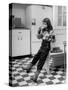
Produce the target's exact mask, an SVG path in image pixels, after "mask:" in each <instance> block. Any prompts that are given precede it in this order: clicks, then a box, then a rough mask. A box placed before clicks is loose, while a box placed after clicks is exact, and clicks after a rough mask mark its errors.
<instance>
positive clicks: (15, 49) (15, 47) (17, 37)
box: [10, 29, 30, 57]
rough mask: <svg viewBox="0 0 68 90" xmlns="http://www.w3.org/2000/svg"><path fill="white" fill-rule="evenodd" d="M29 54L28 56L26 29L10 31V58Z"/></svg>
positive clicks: (28, 33) (28, 39) (28, 31)
mask: <svg viewBox="0 0 68 90" xmlns="http://www.w3.org/2000/svg"><path fill="white" fill-rule="evenodd" d="M29 54H30V30H26V29H21V30H18V29H17V30H16V29H14V30H12V57H13V56H22V55H29ZM10 56H11V55H10Z"/></svg>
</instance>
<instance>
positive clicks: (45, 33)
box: [23, 18, 53, 82]
mask: <svg viewBox="0 0 68 90" xmlns="http://www.w3.org/2000/svg"><path fill="white" fill-rule="evenodd" d="M42 24H43V25H42V26H41V27H40V28H39V31H38V35H37V38H38V39H42V44H41V47H40V49H39V51H38V52H37V54H36V55H35V56H34V58H33V60H32V62H31V63H30V64H29V65H28V66H27V67H23V69H25V70H27V73H29V72H30V70H31V68H32V66H34V65H35V64H36V63H37V62H38V64H37V71H36V72H35V75H34V76H33V77H32V78H31V79H32V80H33V81H34V82H37V78H38V75H39V73H40V71H41V70H42V67H43V65H44V63H45V61H46V58H47V56H48V54H49V51H50V42H51V36H52V33H53V27H52V25H51V22H50V19H49V18H45V19H43V21H42Z"/></svg>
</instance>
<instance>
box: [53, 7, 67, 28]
mask: <svg viewBox="0 0 68 90" xmlns="http://www.w3.org/2000/svg"><path fill="white" fill-rule="evenodd" d="M53 27H54V29H65V28H66V6H53Z"/></svg>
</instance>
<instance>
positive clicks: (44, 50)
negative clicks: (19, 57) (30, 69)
mask: <svg viewBox="0 0 68 90" xmlns="http://www.w3.org/2000/svg"><path fill="white" fill-rule="evenodd" d="M49 50H50V42H46V41H43V42H42V46H41V48H40V50H39V51H38V53H37V54H36V55H35V56H34V58H33V60H32V62H31V63H32V65H35V64H36V63H37V62H38V65H37V70H40V71H41V69H42V67H43V65H44V63H45V61H46V58H47V56H48V54H49Z"/></svg>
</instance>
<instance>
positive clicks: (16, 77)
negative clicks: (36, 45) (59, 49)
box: [9, 58, 65, 87]
mask: <svg viewBox="0 0 68 90" xmlns="http://www.w3.org/2000/svg"><path fill="white" fill-rule="evenodd" d="M31 61H32V58H24V59H16V60H14V61H12V65H11V63H10V64H9V76H10V77H9V83H10V84H11V83H12V86H13V87H16V86H35V85H52V84H62V83H65V72H64V71H63V69H62V68H55V69H54V70H52V71H51V74H50V75H48V74H47V72H46V70H44V69H42V70H41V73H40V74H39V77H38V81H37V83H35V82H33V81H32V80H31V77H32V76H33V75H34V73H35V72H36V66H34V67H33V68H32V70H31V72H30V73H26V71H25V70H23V68H22V67H23V66H24V65H28V64H29V63H30V62H31ZM11 68H12V71H11ZM11 74H12V75H11Z"/></svg>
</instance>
